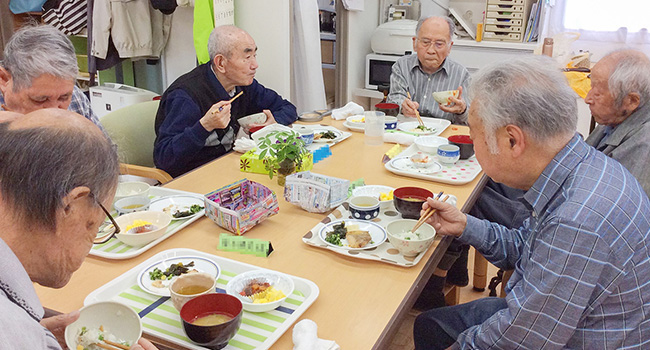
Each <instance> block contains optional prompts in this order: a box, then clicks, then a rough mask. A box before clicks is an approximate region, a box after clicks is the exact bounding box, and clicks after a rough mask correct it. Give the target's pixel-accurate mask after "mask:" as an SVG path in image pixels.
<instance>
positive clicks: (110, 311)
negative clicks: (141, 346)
mask: <svg viewBox="0 0 650 350" xmlns="http://www.w3.org/2000/svg"><path fill="white" fill-rule="evenodd" d="M79 314H80V315H79V318H78V319H77V320H76V321H74V322H72V323H71V324H69V325H68V326H67V327H66V328H65V334H64V338H65V343H66V345H67V346H68V348H69V349H76V348H77V337H78V335H79V333H80V332H81V328H82V327H86V328H87V329H99V327H100V326H102V327H103V328H104V330H105V331H106V332H108V333H110V334H112V335H114V336H115V337H116V338H117V339H119V340H122V341H127V342H129V344H130V345H131V346H133V344H135V343H136V342H137V341H138V339H140V337H141V336H142V323H141V322H140V317H139V316H138V314H137V313H136V312H135V310H133V309H132V308H130V307H129V306H127V305H124V304H122V303H118V302H116V301H101V302H98V303H95V304H90V305H86V306H84V307H82V308H81V310H79Z"/></svg>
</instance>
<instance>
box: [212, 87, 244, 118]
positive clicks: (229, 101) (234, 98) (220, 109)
mask: <svg viewBox="0 0 650 350" xmlns="http://www.w3.org/2000/svg"><path fill="white" fill-rule="evenodd" d="M243 93H244V90H242V91H240V92H239V93H238V94H237V95H235V97H233V98H231V99H230V100H228V103H232V101H234V100H236V99H237V97H239V96H241V94H243ZM221 111H223V106H222V107H219V112H221ZM214 113H215V112H212V114H214Z"/></svg>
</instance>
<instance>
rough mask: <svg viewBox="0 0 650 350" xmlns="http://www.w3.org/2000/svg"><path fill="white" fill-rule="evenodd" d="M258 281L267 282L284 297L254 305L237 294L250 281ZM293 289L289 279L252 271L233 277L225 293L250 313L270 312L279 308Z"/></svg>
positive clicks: (272, 273)
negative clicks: (235, 299)
mask: <svg viewBox="0 0 650 350" xmlns="http://www.w3.org/2000/svg"><path fill="white" fill-rule="evenodd" d="M252 280H259V281H263V282H268V283H269V284H270V285H271V286H273V288H275V289H278V290H281V291H282V293H284V295H285V297H284V298H282V299H280V300H276V301H272V302H270V303H264V304H255V303H253V302H252V301H251V300H250V299H249V298H247V297H245V296H242V295H241V294H239V293H240V292H241V291H243V290H244V288H245V287H246V286H247V285H248V284H249V283H250V282H251V281H252ZM294 288H295V286H294V283H293V279H291V277H289V276H287V275H285V274H283V273H279V272H275V271H270V270H252V271H247V272H244V273H240V274H239V275H237V276H235V277H233V278H232V279H231V280H230V281H228V284H227V285H226V293H228V294H230V295H234V296H236V297H237V298H238V299H239V300H240V301H241V303H242V305H243V306H244V310H246V311H250V312H266V311H271V310H273V309H275V308H277V307H278V306H280V305H281V304H282V303H283V302H284V301H285V299H286V298H287V297H288V296H289V295H291V294H292V293H293V289H294Z"/></svg>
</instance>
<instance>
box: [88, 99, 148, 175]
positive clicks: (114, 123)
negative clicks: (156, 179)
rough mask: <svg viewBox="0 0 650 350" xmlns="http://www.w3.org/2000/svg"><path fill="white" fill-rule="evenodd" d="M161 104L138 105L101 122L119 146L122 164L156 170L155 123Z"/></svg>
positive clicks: (143, 103) (115, 112)
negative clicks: (154, 157) (154, 150)
mask: <svg viewBox="0 0 650 350" xmlns="http://www.w3.org/2000/svg"><path fill="white" fill-rule="evenodd" d="M159 104H160V101H147V102H141V103H136V104H133V105H130V106H126V107H123V108H120V109H118V110H115V111H113V112H110V113H108V114H106V115H105V116H103V117H102V118H101V119H100V120H99V122H100V123H101V124H102V126H103V127H104V129H105V130H106V132H107V133H108V135H109V136H110V137H111V139H112V140H113V142H115V144H116V145H117V152H118V155H119V157H120V162H122V163H128V164H135V165H141V166H146V167H153V166H154V164H153V143H154V141H155V140H156V132H155V131H154V122H155V120H156V112H157V111H158V105H159Z"/></svg>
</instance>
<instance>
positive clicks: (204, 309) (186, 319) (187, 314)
mask: <svg viewBox="0 0 650 350" xmlns="http://www.w3.org/2000/svg"><path fill="white" fill-rule="evenodd" d="M242 310H243V308H242V303H241V301H239V299H237V298H236V297H234V296H232V295H229V294H225V293H210V294H204V295H201V296H198V297H196V298H194V299H192V300H190V301H188V302H187V303H185V305H183V308H182V309H181V313H180V314H181V319H182V321H183V330H185V334H186V335H187V337H188V338H189V339H190V340H191V341H192V342H194V343H195V344H197V345H200V346H203V347H206V348H208V349H222V348H224V347H225V346H226V345H228V342H229V341H230V339H232V338H233V337H234V336H235V334H237V331H238V330H239V327H240V326H241V320H242V313H243V311H242Z"/></svg>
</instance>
